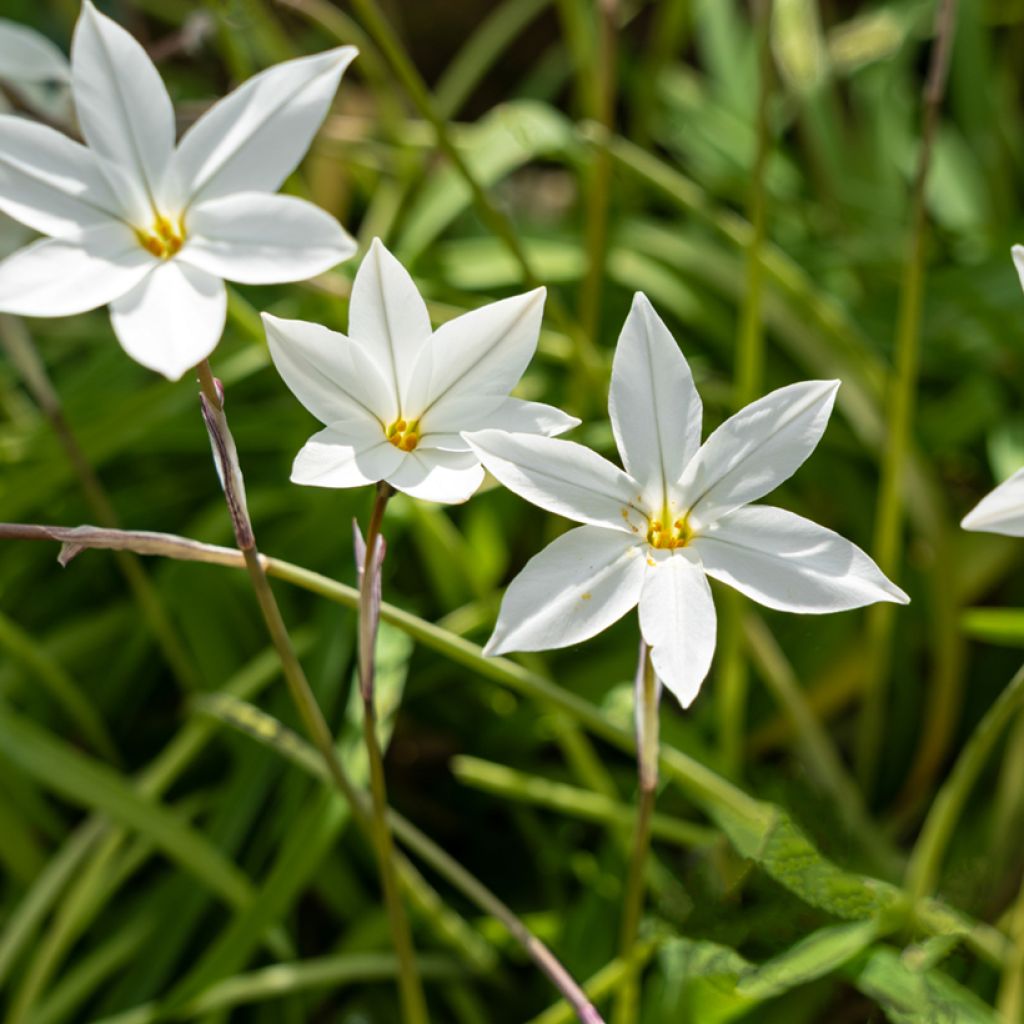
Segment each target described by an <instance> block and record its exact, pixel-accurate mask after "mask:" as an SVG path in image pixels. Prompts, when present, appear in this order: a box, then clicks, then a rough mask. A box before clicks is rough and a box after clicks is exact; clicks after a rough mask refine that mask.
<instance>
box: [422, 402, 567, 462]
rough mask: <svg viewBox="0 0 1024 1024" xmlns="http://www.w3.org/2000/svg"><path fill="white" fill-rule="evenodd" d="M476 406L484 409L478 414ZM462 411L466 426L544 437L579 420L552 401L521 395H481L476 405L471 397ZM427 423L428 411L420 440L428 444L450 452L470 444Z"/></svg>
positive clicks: (563, 430) (468, 428)
mask: <svg viewBox="0 0 1024 1024" xmlns="http://www.w3.org/2000/svg"><path fill="white" fill-rule="evenodd" d="M478 408H483V409H484V412H483V413H482V414H478V413H477V409H478ZM465 411H466V419H465V423H466V429H467V430H504V431H507V432H508V433H510V434H543V435H544V436H545V437H554V436H555V435H557V434H564V433H565V432H566V431H567V430H572V428H573V427H578V426H579V424H580V421H579V420H578V419H577V418H576V417H575V416H570V415H569V414H568V413H566V412H562V410H561V409H556V408H555V407H554V406H553V405H545V404H544V403H543V402H526V401H523V399H521V398H500V399H497V400H496V401H495V400H492V399H484V400H481V401H480V402H479V403H478V405H477V406H476V407H474V405H473V404H472V401H471V400H467V403H466V406H465ZM430 424H431V414H430V413H428V414H427V415H426V416H425V417H424V418H423V420H422V427H423V430H424V431H425V433H424V437H423V441H424V442H429V443H430V445H431V447H433V448H443V449H445V450H446V451H453V452H464V451H466V450H467V449H468V447H469V446H468V445H467V444H466V442H465V441H464V440H463V438H462V435H461V434H457V433H442V432H438V433H429V432H427V431H429V430H430V429H431V427H430Z"/></svg>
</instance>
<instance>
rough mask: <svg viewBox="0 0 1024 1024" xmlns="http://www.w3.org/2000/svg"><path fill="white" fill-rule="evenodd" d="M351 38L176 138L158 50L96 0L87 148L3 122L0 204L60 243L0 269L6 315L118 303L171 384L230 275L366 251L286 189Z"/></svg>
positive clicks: (197, 353) (293, 65) (152, 364)
mask: <svg viewBox="0 0 1024 1024" xmlns="http://www.w3.org/2000/svg"><path fill="white" fill-rule="evenodd" d="M355 55H356V50H355V48H354V47H351V46H345V47H341V48H339V49H336V50H331V51H328V52H326V53H321V54H317V55H315V56H313V57H305V58H302V59H299V60H292V61H288V62H286V63H284V64H279V65H277V66H275V67H273V68H270V69H269V70H267V71H264V72H262V73H261V74H258V75H255V76H254V77H252V78H250V79H249V80H248V81H247V82H245V83H244V84H243V85H242V86H240V87H239V88H238V89H236V90H235V91H234V92H233V93H231V94H230V95H229V96H227V97H225V98H224V99H222V100H221V101H220V102H218V103H216V104H215V105H214V106H213V107H212V108H211V109H210V110H208V111H207V112H206V113H205V114H204V115H203V116H202V117H201V118H200V119H199V120H198V121H197V122H196V123H195V124H194V125H193V126H192V127H191V128H190V129H189V130H188V131H187V132H186V133H185V135H184V136H183V137H182V139H181V142H180V144H178V145H177V146H175V128H174V110H173V107H172V106H171V99H170V96H169V95H168V93H167V90H166V89H165V88H164V84H163V82H162V81H161V79H160V75H159V73H158V72H157V70H156V68H155V67H154V66H153V63H152V61H151V60H150V59H149V57H148V56H147V55H146V52H145V50H143V48H142V47H141V46H140V45H139V43H138V42H136V40H135V39H133V38H132V36H130V35H129V34H128V33H127V32H125V31H124V29H122V28H120V26H118V25H117V24H116V23H115V22H113V21H111V20H110V19H109V18H107V17H106V16H105V15H102V14H100V13H99V12H98V11H97V10H96V8H95V7H94V6H93V5H92V3H91V2H90V0H85V3H84V4H83V7H82V13H81V16H80V17H79V19H78V25H77V26H76V29H75V35H74V39H73V41H72V47H71V68H72V74H71V84H72V91H73V95H74V101H75V108H76V111H77V115H78V122H79V125H80V127H81V130H82V134H83V135H84V137H85V140H86V143H87V145H86V146H82V145H79V144H78V143H77V142H74V141H72V140H71V139H70V138H68V137H67V136H65V135H62V134H61V133H60V132H57V131H54V130H53V129H51V128H47V127H45V126H43V125H40V124H35V123H33V122H31V121H28V120H26V119H24V118H18V117H13V116H9V115H3V116H0V210H2V211H3V212H5V213H7V214H8V215H10V216H11V217H13V218H14V219H15V220H18V221H20V222H22V223H23V224H25V225H27V226H28V227H30V228H33V229H34V230H36V231H39V232H41V233H42V234H44V235H49V236H51V237H49V238H46V239H43V240H41V241H38V242H35V243H33V244H32V245H29V246H27V247H26V248H25V249H22V250H21V251H19V252H17V253H15V254H14V255H13V256H10V257H8V258H7V259H6V260H4V261H3V262H2V263H0V311H3V312H8V313H19V314H22V315H25V316H66V315H70V314H73V313H81V312H84V311H85V310H88V309H94V308H96V307H97V306H103V305H106V304H108V303H109V304H110V316H111V322H112V324H113V327H114V331H115V333H116V334H117V337H118V340H119V341H120V343H121V345H122V346H123V348H124V349H125V351H126V352H127V353H128V354H129V355H130V356H131V357H132V358H133V359H135V360H136V361H137V362H140V363H142V365H143V366H147V367H149V368H150V369H153V370H157V371H158V372H160V373H162V374H164V376H166V377H169V378H171V379H176V378H178V377H180V376H181V375H182V374H183V373H185V371H186V370H188V369H189V368H190V367H191V366H194V365H195V364H196V363H199V362H201V361H202V360H203V359H205V358H206V357H207V356H208V355H209V354H210V352H212V351H213V349H214V347H215V346H216V344H217V342H218V341H219V339H220V336H221V332H222V331H223V327H224V318H225V311H226V305H227V298H226V292H225V289H224V283H223V282H224V280H229V281H239V282H242V283H244V284H270V283H274V282H283V281H297V280H302V279H304V278H307V277H311V276H313V275H314V274H318V273H321V272H322V271H324V270H327V269H328V268H329V267H331V266H334V265H335V264H336V263H338V262H340V261H341V260H343V259H347V258H348V257H349V256H351V255H352V254H353V253H354V252H355V243H354V242H353V241H352V239H351V238H350V237H349V236H348V235H347V234H346V233H345V231H344V230H343V229H342V227H341V226H340V225H339V224H338V223H337V221H336V220H335V219H334V218H333V217H331V216H329V215H328V214H326V213H325V212H324V211H323V210H320V209H319V208H318V207H316V206H314V205H313V204H312V203H308V202H305V201H304V200H302V199H296V198H294V197H292V196H283V195H273V194H272V193H274V192H276V190H277V189H278V188H280V186H281V184H282V182H283V181H284V180H285V178H286V177H287V176H288V175H289V174H290V173H291V172H292V171H293V170H294V169H295V167H296V165H297V164H298V162H299V160H300V159H301V158H302V156H303V154H304V153H305V152H306V150H307V148H308V147H309V144H310V142H311V141H312V139H313V136H314V135H315V134H316V131H317V129H318V127H319V125H320V123H321V122H322V121H323V118H324V116H325V115H326V113H327V110H328V108H329V106H330V103H331V99H332V97H333V96H334V92H335V89H336V88H337V85H338V81H339V79H340V78H341V75H342V73H343V72H344V70H345V68H346V67H347V66H348V65H349V63H350V62H351V60H352V58H353V57H355Z"/></svg>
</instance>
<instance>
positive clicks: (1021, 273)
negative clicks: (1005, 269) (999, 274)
mask: <svg viewBox="0 0 1024 1024" xmlns="http://www.w3.org/2000/svg"><path fill="white" fill-rule="evenodd" d="M1010 252H1011V253H1012V254H1013V265H1014V266H1015V267H1016V268H1017V276H1018V277H1019V278H1020V285H1021V287H1022V288H1024V245H1015V246H1014V247H1013V248H1012V249H1011V250H1010Z"/></svg>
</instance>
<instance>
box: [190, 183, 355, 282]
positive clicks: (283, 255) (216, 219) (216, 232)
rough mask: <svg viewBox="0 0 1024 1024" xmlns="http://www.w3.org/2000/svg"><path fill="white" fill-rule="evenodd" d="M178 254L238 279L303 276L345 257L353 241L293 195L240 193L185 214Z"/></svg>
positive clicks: (351, 250)
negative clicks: (184, 236)
mask: <svg viewBox="0 0 1024 1024" xmlns="http://www.w3.org/2000/svg"><path fill="white" fill-rule="evenodd" d="M186 231H187V234H188V241H187V242H186V243H185V247H184V248H183V249H182V250H181V254H180V256H179V259H182V260H185V262H186V263H191V264H192V266H194V267H199V269H200V270H205V271H206V272H207V273H208V274H214V275H215V276H217V277H222V278H224V279H225V280H227V281H239V282H241V283H242V284H275V283H278V282H284V281H304V280H306V279H307V278H310V277H315V276H316V275H317V274H321V273H323V272H324V271H325V270H329V269H330V268H331V267H333V266H335V265H336V264H338V263H340V262H341V261H342V260H346V259H348V258H349V256H351V255H352V254H353V253H354V252H355V251H356V243H355V241H354V240H353V239H352V237H351V236H350V235H349V234H348V233H347V232H346V231H345V229H344V228H343V227H342V226H341V225H340V224H339V223H338V222H337V221H336V220H335V219H334V218H333V217H332V216H331V215H330V214H329V213H325V212H324V211H323V210H321V209H320V207H319V206H314V205H313V203H309V202H306V200H305V199H297V198H296V197H295V196H279V195H267V194H266V193H264V192H240V193H237V194H236V195H233V196H225V197H224V198H222V199H210V200H208V201H207V202H205V203H199V204H198V205H196V206H194V207H192V209H191V210H190V211H189V213H188V218H187V224H186Z"/></svg>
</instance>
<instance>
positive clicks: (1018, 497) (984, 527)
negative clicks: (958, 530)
mask: <svg viewBox="0 0 1024 1024" xmlns="http://www.w3.org/2000/svg"><path fill="white" fill-rule="evenodd" d="M960 525H961V526H962V527H963V528H964V529H965V530H975V531H977V532H978V533H1001V534H1004V535H1005V536H1007V537H1024V469H1018V470H1017V472H1016V473H1014V474H1013V476H1011V477H1010V478H1009V479H1008V480H1004V481H1003V482H1002V483H1001V484H1000V485H999V486H998V487H997V488H996V489H995V490H994V491H991V492H990V493H989V494H986V495H985V497H984V498H982V499H981V501H979V502H978V504H977V505H975V506H974V508H973V509H971V511H970V512H968V513H967V515H965V516H964V517H963V519H961V520H960Z"/></svg>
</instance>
